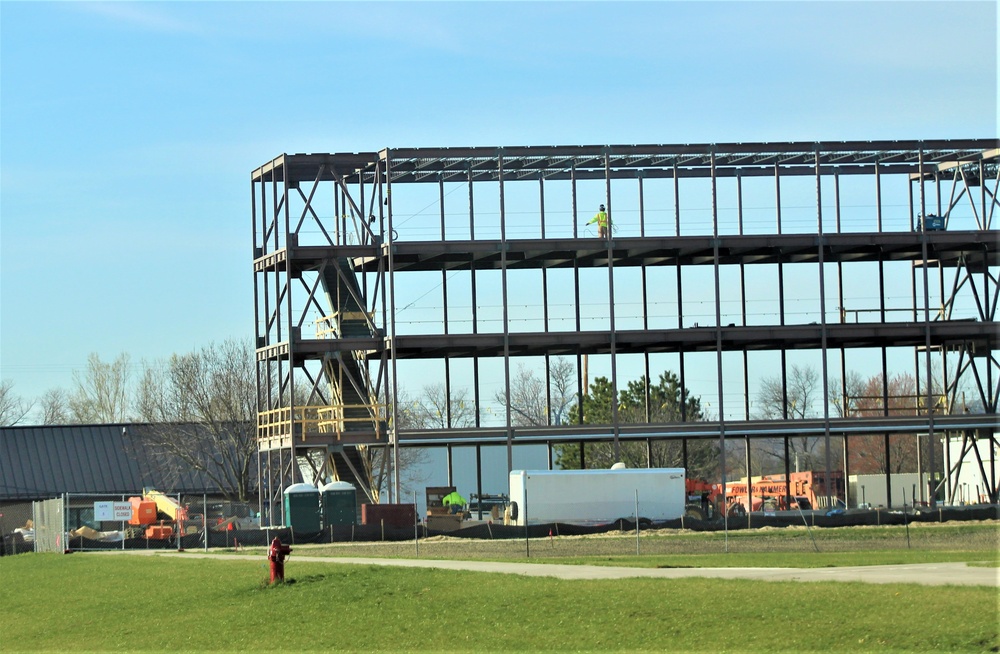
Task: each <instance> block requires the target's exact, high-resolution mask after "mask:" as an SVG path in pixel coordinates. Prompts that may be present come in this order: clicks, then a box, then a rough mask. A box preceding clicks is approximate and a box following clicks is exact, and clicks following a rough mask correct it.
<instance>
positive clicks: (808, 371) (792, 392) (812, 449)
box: [751, 365, 825, 473]
mask: <svg viewBox="0 0 1000 654" xmlns="http://www.w3.org/2000/svg"><path fill="white" fill-rule="evenodd" d="M820 380H821V378H820V375H819V373H817V372H816V369H815V368H812V367H809V366H805V367H803V366H797V365H792V366H791V368H790V369H789V374H788V375H787V376H786V379H785V382H784V383H783V382H782V379H781V377H764V378H762V379H761V381H760V392H759V393H758V394H757V407H756V409H755V411H754V415H755V417H756V418H758V419H762V420H781V419H788V420H801V419H804V418H812V417H815V416H816V415H817V414H818V412H819V411H820V409H821V408H822V407H821V406H817V405H818V403H819V402H821V401H822V400H823V389H822V386H821V381H820ZM787 441H788V455H789V459H790V461H789V464H790V465H791V467H792V469H793V470H796V469H801V470H808V469H811V468H813V467H815V466H816V465H818V464H819V462H820V461H823V460H825V459H824V455H823V451H822V450H823V448H822V439H821V438H809V437H806V436H801V437H791V438H788V439H787ZM784 443H785V441H784V440H781V439H771V438H768V439H759V440H756V441H754V442H753V444H752V446H751V452H752V454H751V457H752V460H755V461H756V464H755V468H756V466H757V465H759V466H760V467H759V471H760V472H762V473H768V472H778V471H780V470H783V465H778V464H783V462H784V458H785V451H784ZM779 469H780V470H779Z"/></svg>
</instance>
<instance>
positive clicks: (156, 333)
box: [0, 1, 998, 398]
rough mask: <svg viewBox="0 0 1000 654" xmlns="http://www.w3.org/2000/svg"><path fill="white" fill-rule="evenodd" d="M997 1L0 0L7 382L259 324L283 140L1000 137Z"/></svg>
mask: <svg viewBox="0 0 1000 654" xmlns="http://www.w3.org/2000/svg"><path fill="white" fill-rule="evenodd" d="M996 34H997V9H996V4H995V3H994V2H826V3H821V2H770V3H757V2H732V3H724V2H699V3H694V2H691V3H687V2H638V3H621V2H614V3H610V2H609V3H604V2H583V3H570V2H553V3H532V2H515V3H503V4H500V3H466V2H446V3H419V2H406V3H390V2H379V3H332V2H331V3H324V2H309V3H242V2H215V3H198V2H176V3H126V2H115V3H94V4H92V3H76V2H67V3H45V2H8V1H4V2H0V377H2V378H3V379H4V380H8V379H9V380H12V381H13V382H14V384H15V391H16V392H18V393H19V394H21V395H23V396H26V397H28V398H33V397H37V396H40V395H41V394H42V393H43V392H44V391H46V390H47V389H50V388H54V387H62V388H66V389H67V390H68V389H69V388H70V386H71V383H72V373H73V371H74V370H82V369H83V367H84V366H85V362H86V359H87V356H88V354H90V353H91V352H96V353H98V354H99V355H100V356H101V357H102V358H103V359H105V360H109V359H112V358H114V357H115V356H117V355H118V354H119V353H121V352H127V353H129V354H130V355H131V356H132V359H133V362H134V363H135V364H136V365H137V366H138V365H139V363H140V362H141V361H142V360H156V359H161V358H164V357H167V356H169V355H170V354H172V353H175V352H176V353H182V352H188V351H191V350H193V349H196V348H199V347H201V346H203V345H207V344H208V343H210V342H213V341H220V340H223V339H226V338H229V337H241V336H245V335H249V334H252V332H253V324H252V319H253V286H252V284H253V280H252V274H251V268H250V262H251V215H250V207H249V200H250V184H249V173H250V171H251V170H253V169H254V168H255V167H257V166H259V165H260V164H262V163H264V162H266V161H269V160H270V159H272V158H273V157H275V156H277V155H278V154H280V153H282V152H289V153H295V152H346V151H358V150H366V151H370V150H378V149H381V148H384V147H411V146H473V145H476V146H479V145H550V144H568V145H572V144H603V143H685V142H727V141H768V140H770V141H791V140H821V139H822V140H827V139H830V140H833V139H838V140H839V139H845V140H853V139H893V138H899V139H921V138H970V137H977V138H979V137H995V136H996V135H997V124H998V123H997V37H996Z"/></svg>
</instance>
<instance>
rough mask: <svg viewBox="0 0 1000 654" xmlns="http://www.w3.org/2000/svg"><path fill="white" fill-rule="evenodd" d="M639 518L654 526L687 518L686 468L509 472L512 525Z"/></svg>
mask: <svg viewBox="0 0 1000 654" xmlns="http://www.w3.org/2000/svg"><path fill="white" fill-rule="evenodd" d="M637 493H638V506H639V517H640V518H647V519H649V520H653V521H661V520H673V519H675V518H680V517H681V516H682V515H684V504H685V501H686V499H687V493H686V491H685V484H684V469H683V468H622V469H612V470H514V471H512V472H511V473H510V503H511V508H510V511H511V521H512V523H513V524H516V525H524V524H525V522H524V521H525V516H527V520H528V524H539V523H548V522H565V523H573V524H583V525H591V524H606V523H609V522H614V521H615V520H618V519H619V518H634V516H635V510H636V494H637Z"/></svg>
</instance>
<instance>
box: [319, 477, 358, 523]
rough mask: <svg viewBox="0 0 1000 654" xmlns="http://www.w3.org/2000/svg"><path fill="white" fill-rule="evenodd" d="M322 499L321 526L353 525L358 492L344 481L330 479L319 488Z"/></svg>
mask: <svg viewBox="0 0 1000 654" xmlns="http://www.w3.org/2000/svg"><path fill="white" fill-rule="evenodd" d="M320 494H321V495H322V501H323V527H324V528H326V527H329V526H330V525H353V524H357V521H358V493H357V491H356V490H355V489H354V486H353V485H352V484H349V483H347V482H346V481H331V482H330V483H329V484H327V485H326V486H324V487H323V488H321V489H320Z"/></svg>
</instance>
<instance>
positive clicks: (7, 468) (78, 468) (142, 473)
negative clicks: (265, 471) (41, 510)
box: [0, 424, 257, 502]
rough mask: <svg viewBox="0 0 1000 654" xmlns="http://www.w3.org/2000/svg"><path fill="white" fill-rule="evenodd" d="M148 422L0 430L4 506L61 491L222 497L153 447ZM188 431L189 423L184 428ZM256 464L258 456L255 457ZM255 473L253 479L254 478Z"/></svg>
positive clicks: (212, 484)
mask: <svg viewBox="0 0 1000 654" xmlns="http://www.w3.org/2000/svg"><path fill="white" fill-rule="evenodd" d="M160 427H161V426H154V425H150V424H113V425H58V426H44V427H2V428H0V502H4V501H27V500H37V499H43V498H48V497H53V496H56V495H60V494H62V493H94V494H103V493H123V494H127V493H135V492H138V491H141V490H142V489H143V488H146V487H153V488H156V489H157V490H161V491H163V492H169V493H185V494H186V493H191V494H195V493H196V494H202V493H208V494H220V493H221V492H222V489H220V488H219V485H218V484H217V483H216V482H214V481H212V479H211V477H210V475H208V474H206V473H204V472H201V471H197V470H192V469H191V467H190V466H188V465H185V464H183V463H182V462H181V461H180V460H178V459H176V458H173V459H172V460H171V457H169V456H167V455H165V454H164V453H163V452H162V450H159V449H157V448H155V447H154V446H153V445H151V441H150V439H149V438H147V436H149V435H151V432H152V430H153V429H154V428H160ZM185 427H186V428H190V427H191V426H190V425H186V426H185ZM251 462H252V463H255V462H256V457H251ZM256 477H257V475H256V473H255V472H254V473H253V474H252V476H251V479H254V480H255V479H256Z"/></svg>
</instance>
